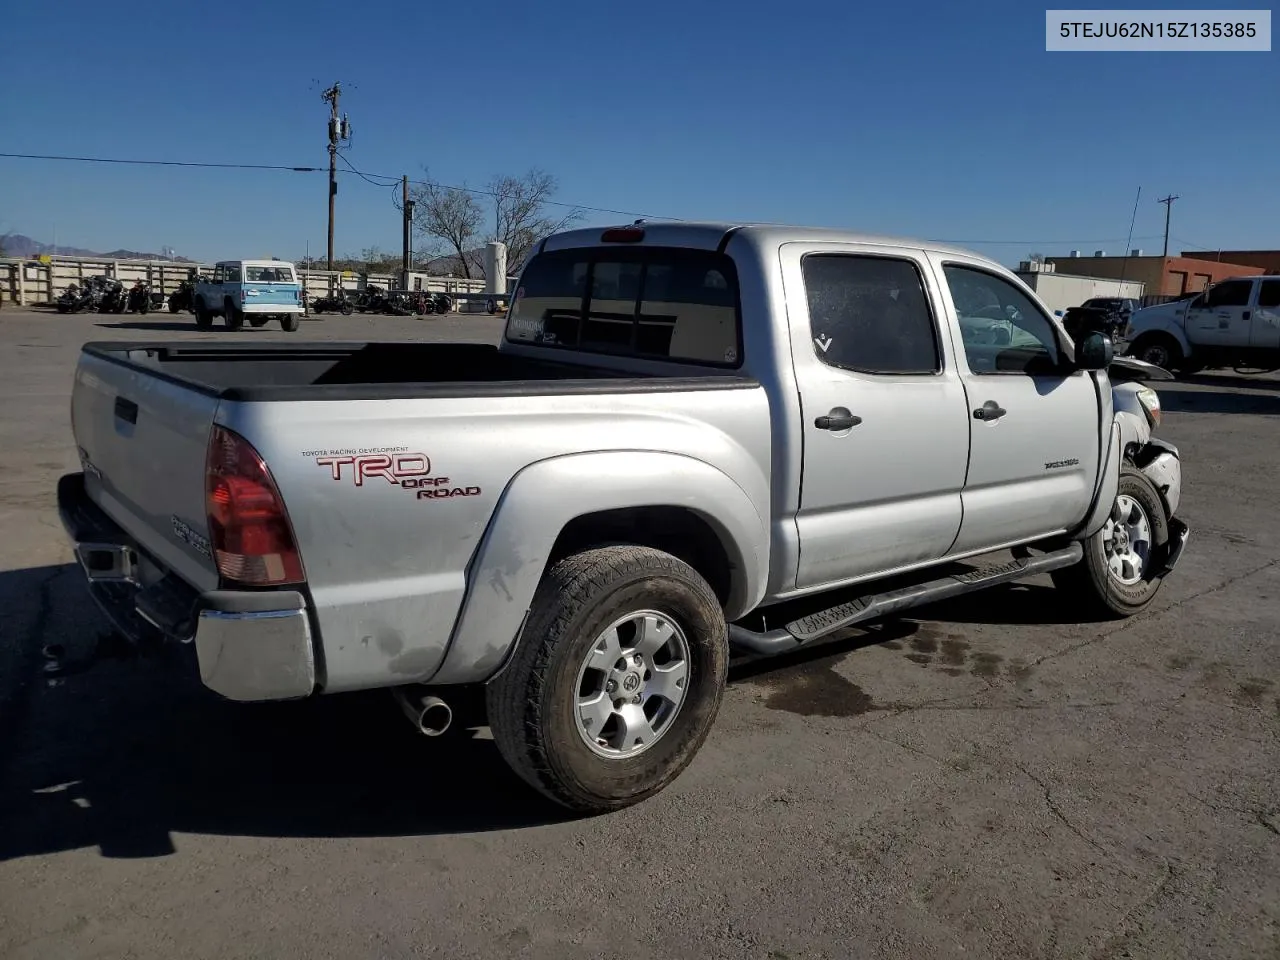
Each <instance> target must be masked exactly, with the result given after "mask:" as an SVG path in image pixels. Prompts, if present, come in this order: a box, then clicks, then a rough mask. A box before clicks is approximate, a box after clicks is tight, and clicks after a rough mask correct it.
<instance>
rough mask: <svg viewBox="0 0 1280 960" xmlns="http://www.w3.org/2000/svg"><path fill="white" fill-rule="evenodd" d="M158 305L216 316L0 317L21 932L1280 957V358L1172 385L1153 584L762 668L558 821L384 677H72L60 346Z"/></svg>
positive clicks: (637, 952)
mask: <svg viewBox="0 0 1280 960" xmlns="http://www.w3.org/2000/svg"><path fill="white" fill-rule="evenodd" d="M499 327H500V321H495V320H493V319H490V318H487V317H475V318H472V317H468V318H463V317H457V316H454V317H451V318H445V319H438V318H437V319H431V318H428V319H421V320H419V319H412V318H404V319H395V318H378V319H366V318H364V317H361V316H355V317H351V318H341V317H331V316H330V317H326V318H325V319H324V320H322V321H319V322H314V323H306V324H304V325H303V328H302V330H301V331H300V332H299V333H298V334H294V335H292V336H293V338H295V339H298V338H302V337H323V338H326V339H396V338H407V337H415V338H433V339H434V338H439V339H446V338H447V339H459V338H464V339H491V338H494V337H496V336H497V334H498V330H499ZM144 328H145V329H144ZM153 334H154V336H157V337H180V338H183V339H189V338H195V337H196V336H197V334H196V331H195V327H194V324H193V323H192V322H191V321H190V319H189V318H187V317H186V316H185V315H183V316H180V317H179V318H177V322H174V320H173V318H170V317H168V316H164V317H160V318H158V319H156V320H145V321H135V320H130V319H128V318H120V317H105V318H104V317H97V316H89V317H85V316H76V317H61V316H58V315H56V314H34V313H24V312H21V311H17V310H14V309H12V308H11V307H10V306H8V305H7V306H6V307H5V309H4V310H3V311H0V399H3V401H4V402H3V408H2V410H0V450H3V451H4V459H5V463H4V469H3V470H0V529H2V530H3V532H4V535H3V537H0V731H2V734H0V736H2V737H3V739H2V740H0V956H3V957H5V958H7V960H19V958H41V960H43V958H51V957H58V958H79V957H113V958H115V957H123V956H130V957H163V958H166V960H168V958H170V957H173V956H177V955H181V956H183V957H218V958H227V957H249V956H256V957H263V956H270V957H295V956H296V957H308V958H312V957H344V958H345V957H354V956H378V957H411V956H412V957H450V958H459V957H478V958H479V957H484V958H492V957H499V956H528V957H547V958H572V957H593V958H595V957H601V956H611V957H649V956H654V957H656V956H664V957H735V958H736V957H759V958H774V960H780V958H802V957H804V958H809V957H841V958H843V957H853V956H859V957H861V956H877V957H903V958H912V960H920V958H929V957H960V956H965V957H974V956H977V957H992V958H996V957H1115V958H1120V957H1134V958H1137V957H1161V958H1165V957H1197V958H1200V957H1214V958H1215V960H1224V958H1235V957H1239V958H1259V957H1264V956H1265V957H1277V956H1280V774H1278V773H1277V770H1278V769H1280V647H1278V646H1277V639H1278V637H1280V629H1278V627H1277V612H1278V611H1280V569H1278V564H1280V549H1278V548H1280V512H1278V511H1277V510H1276V508H1275V505H1276V496H1275V483H1276V476H1277V467H1278V466H1280V444H1277V441H1276V434H1275V432H1274V431H1275V430H1276V423H1277V420H1276V417H1277V414H1280V381H1277V380H1276V379H1274V378H1245V377H1240V376H1236V375H1231V374H1229V375H1223V376H1202V377H1199V378H1197V381H1196V383H1195V384H1174V385H1164V386H1163V388H1162V389H1161V393H1162V396H1163V397H1164V402H1165V405H1166V409H1167V410H1168V411H1169V412H1168V413H1167V419H1166V424H1165V427H1164V428H1163V430H1162V431H1161V433H1162V435H1163V436H1165V437H1167V438H1168V439H1170V440H1172V441H1173V442H1175V443H1177V444H1178V445H1179V446H1180V447H1181V448H1182V451H1183V456H1184V464H1185V466H1184V469H1185V478H1186V486H1185V493H1184V501H1183V502H1184V516H1185V517H1186V519H1187V520H1188V522H1189V523H1190V524H1191V527H1192V538H1191V541H1190V545H1189V547H1188V551H1187V554H1186V557H1185V559H1184V560H1183V562H1182V565H1181V566H1180V567H1179V569H1178V570H1177V572H1176V573H1175V575H1174V577H1173V579H1172V580H1171V581H1170V582H1169V583H1168V584H1167V585H1166V587H1165V589H1164V591H1163V592H1162V594H1161V596H1160V599H1159V602H1158V605H1157V606H1156V608H1155V609H1153V610H1151V611H1149V612H1148V613H1146V614H1145V615H1143V616H1141V617H1138V618H1136V619H1134V620H1131V621H1128V622H1125V623H1122V624H1115V623H1108V624H1096V623H1080V622H1078V620H1077V619H1076V618H1075V617H1074V616H1073V613H1072V611H1071V610H1069V609H1064V608H1063V607H1062V606H1061V605H1060V604H1059V603H1058V602H1057V600H1056V598H1055V596H1054V593H1053V591H1052V590H1051V589H1049V588H1048V586H1047V579H1046V580H1045V582H1041V581H1039V580H1037V581H1033V582H1030V583H1029V584H1027V585H1022V586H1018V587H1013V588H1007V589H998V590H997V591H991V592H988V593H983V594H979V595H976V596H975V597H973V598H968V599H965V600H963V601H959V602H950V603H947V604H944V605H938V606H935V607H930V608H928V609H926V610H924V611H921V612H919V616H918V617H916V618H912V619H905V620H897V621H892V622H888V623H885V624H882V625H879V626H876V627H873V628H872V629H869V630H867V631H858V632H856V633H854V632H851V635H850V636H848V637H847V638H845V639H843V640H841V641H838V642H836V643H835V644H833V645H828V646H826V647H824V648H821V649H818V650H813V651H810V652H809V653H808V654H807V655H806V656H804V657H802V658H793V659H789V660H785V661H773V662H771V663H767V664H755V665H748V666H741V667H738V668H737V669H735V671H734V673H733V675H732V684H731V687H730V689H729V691H728V694H727V696H726V699H725V703H724V707H723V710H722V712H721V714H720V719H719V722H718V724H717V726H716V729H715V731H714V732H713V734H712V736H711V739H710V740H709V741H708V744H707V746H706V747H705V748H704V750H703V752H702V753H701V754H700V755H699V757H698V759H697V760H696V761H695V763H694V764H693V766H692V767H691V768H690V769H689V770H688V771H687V772H686V773H685V775H684V776H682V777H681V778H680V779H679V780H678V781H677V782H676V783H675V785H674V786H673V787H671V788H670V789H668V790H667V791H666V792H664V793H663V794H661V795H660V796H658V797H657V798H655V799H653V800H651V801H649V802H647V803H645V804H643V805H641V806H640V807H637V808H634V809H632V810H630V811H626V812H623V813H620V814H616V815H612V816H606V817H599V818H594V819H586V820H567V819H565V818H564V817H563V816H562V815H561V814H560V812H559V811H557V810H556V809H553V808H551V807H549V806H548V805H547V804H546V803H544V802H542V801H541V800H539V799H538V798H537V797H536V796H534V795H532V794H531V793H530V792H529V791H528V790H526V789H525V788H524V787H523V786H522V785H521V783H520V782H519V781H518V780H517V779H516V778H515V777H514V776H513V775H512V774H510V773H509V772H508V771H507V769H506V768H505V766H504V765H503V764H502V762H501V760H500V759H499V757H498V755H497V752H496V749H495V748H494V746H493V743H492V741H491V740H488V739H486V738H485V737H483V736H481V737H478V738H477V739H472V740H461V741H457V742H452V743H439V742H436V741H429V740H425V739H422V738H419V737H416V736H414V735H413V734H412V732H411V731H410V730H409V727H408V725H407V724H406V723H404V721H403V718H402V717H401V716H399V715H398V714H397V712H396V710H395V707H394V705H393V704H392V703H391V702H390V700H389V698H387V697H385V696H384V695H378V696H349V697H335V698H329V699H323V700H318V701H315V702H307V703H302V704H277V705H255V706H244V705H235V704H232V703H228V702H225V701H221V700H219V699H218V698H216V697H215V696H214V695H212V694H210V693H207V692H206V691H204V690H203V689H202V688H200V686H199V684H198V683H197V682H195V681H194V679H193V675H192V671H191V667H190V664H189V663H187V662H186V661H184V660H181V659H178V660H175V661H172V662H166V661H145V662H136V661H131V662H126V661H123V660H120V659H114V660H113V659H108V660H106V661H104V662H99V663H98V665H97V666H95V667H94V668H93V669H92V670H87V671H79V672H77V670H76V667H77V666H79V665H83V664H84V663H85V662H86V661H87V659H88V656H89V653H90V651H91V650H92V649H93V647H94V644H95V642H96V640H97V638H98V636H99V633H100V624H99V620H98V617H97V614H96V612H95V611H94V610H93V609H92V608H91V607H90V606H89V605H88V601H87V598H86V594H85V591H84V588H83V585H82V582H81V577H80V575H79V572H78V571H77V570H75V569H74V568H73V567H72V566H70V565H69V560H70V551H69V550H68V547H67V544H66V541H65V538H64V536H63V533H62V530H61V527H60V525H59V524H58V520H57V517H56V513H55V510H54V501H53V493H54V483H55V481H56V478H57V477H58V476H59V474H61V473H63V472H65V471H69V470H72V469H75V468H76V462H75V457H74V453H73V448H72V442H71V433H70V429H69V425H68V417H67V413H68V398H69V392H70V386H71V374H72V369H73V367H74V364H75V360H76V355H77V351H78V348H79V345H80V344H81V343H82V342H83V341H85V340H90V339H110V338H119V339H146V338H150V337H151V336H153ZM200 336H201V338H206V339H218V338H220V337H225V336H227V334H225V333H224V332H221V331H214V332H213V333H212V334H202V335H200ZM240 336H244V337H264V338H265V337H281V336H288V335H286V334H283V333H281V331H280V330H279V329H278V328H274V329H267V330H263V331H250V330H246V331H243V332H242V334H240ZM46 644H60V645H62V646H63V647H64V648H65V649H66V651H67V659H68V661H69V663H70V664H71V665H72V669H71V670H70V671H68V672H67V673H66V674H65V675H62V676H48V675H46V674H44V673H43V672H42V658H41V653H40V651H41V647H42V646H44V645H46Z"/></svg>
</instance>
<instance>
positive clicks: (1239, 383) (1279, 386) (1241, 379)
mask: <svg viewBox="0 0 1280 960" xmlns="http://www.w3.org/2000/svg"><path fill="white" fill-rule="evenodd" d="M1180 382H1182V383H1194V384H1197V385H1199V386H1204V387H1236V388H1240V387H1250V388H1252V389H1254V390H1276V391H1280V380H1276V379H1271V378H1268V377H1266V376H1264V375H1260V374H1247V373H1237V374H1235V375H1232V374H1227V373H1197V374H1193V375H1192V376H1189V377H1185V378H1183V379H1182V380H1181V381H1180ZM1160 389H1162V390H1163V389H1166V387H1165V385H1163V384H1162V385H1161V386H1160Z"/></svg>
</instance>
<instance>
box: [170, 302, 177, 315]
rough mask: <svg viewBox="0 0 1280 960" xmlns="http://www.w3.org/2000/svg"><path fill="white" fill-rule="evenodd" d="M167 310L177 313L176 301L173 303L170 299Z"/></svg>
mask: <svg viewBox="0 0 1280 960" xmlns="http://www.w3.org/2000/svg"><path fill="white" fill-rule="evenodd" d="M169 312H170V313H177V312H178V305H177V304H176V303H174V302H173V300H172V299H171V300H170V301H169Z"/></svg>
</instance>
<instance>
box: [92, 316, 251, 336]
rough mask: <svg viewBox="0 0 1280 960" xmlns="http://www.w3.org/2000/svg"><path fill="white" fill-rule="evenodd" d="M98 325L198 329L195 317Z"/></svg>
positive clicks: (109, 327)
mask: <svg viewBox="0 0 1280 960" xmlns="http://www.w3.org/2000/svg"><path fill="white" fill-rule="evenodd" d="M94 325H95V326H98V327H106V328H108V329H111V330H198V329H200V328H199V327H197V326H196V322H195V320H194V319H192V320H188V321H187V322H185V323H183V322H182V321H181V320H150V321H148V320H117V321H115V322H108V321H101V322H99V323H96V324H94ZM248 330H249V328H248V326H247V325H246V327H245V329H244V330H242V331H239V332H241V333H246V332H248Z"/></svg>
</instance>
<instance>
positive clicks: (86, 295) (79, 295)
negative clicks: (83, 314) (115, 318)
mask: <svg viewBox="0 0 1280 960" xmlns="http://www.w3.org/2000/svg"><path fill="white" fill-rule="evenodd" d="M56 305H57V307H58V312H59V313H79V312H80V311H81V310H96V309H97V306H98V303H97V297H96V296H95V293H94V290H93V289H92V288H90V287H89V285H88V284H86V285H85V286H83V287H81V286H79V285H78V284H75V283H73V284H70V285H69V286H68V287H67V289H65V290H63V291H62V293H61V295H59V297H58V299H57V301H56Z"/></svg>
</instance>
